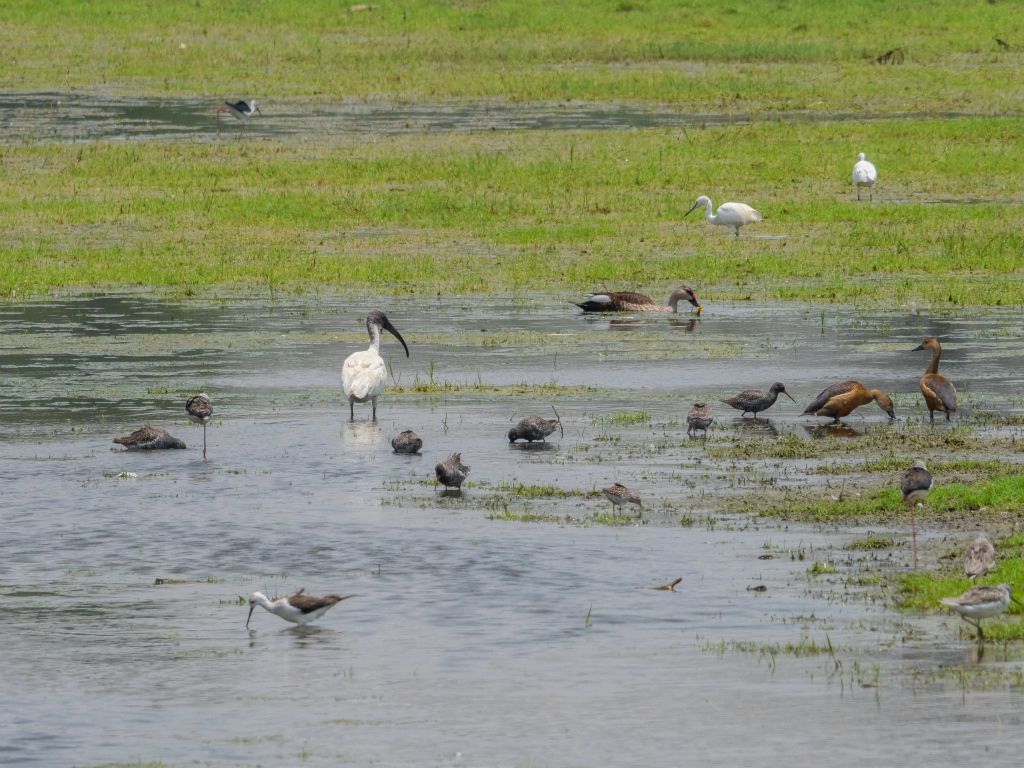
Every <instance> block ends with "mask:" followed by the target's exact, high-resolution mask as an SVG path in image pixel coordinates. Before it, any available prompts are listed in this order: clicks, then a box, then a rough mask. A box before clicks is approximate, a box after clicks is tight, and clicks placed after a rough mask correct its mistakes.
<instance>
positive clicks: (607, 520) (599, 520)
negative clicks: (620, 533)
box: [593, 512, 639, 528]
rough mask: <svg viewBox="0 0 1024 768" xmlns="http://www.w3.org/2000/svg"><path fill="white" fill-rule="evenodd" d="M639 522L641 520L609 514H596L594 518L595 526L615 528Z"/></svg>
mask: <svg viewBox="0 0 1024 768" xmlns="http://www.w3.org/2000/svg"><path fill="white" fill-rule="evenodd" d="M637 522H639V518H636V517H627V516H626V515H616V514H609V513H608V512H595V513H594V517H593V523H594V525H607V526H611V527H613V528H616V527H624V526H627V525H634V524H635V523H637Z"/></svg>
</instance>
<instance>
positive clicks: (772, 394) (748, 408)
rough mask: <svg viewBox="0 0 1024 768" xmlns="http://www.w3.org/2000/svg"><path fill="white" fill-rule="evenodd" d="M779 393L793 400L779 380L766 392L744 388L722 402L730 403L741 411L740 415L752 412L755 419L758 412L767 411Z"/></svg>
mask: <svg viewBox="0 0 1024 768" xmlns="http://www.w3.org/2000/svg"><path fill="white" fill-rule="evenodd" d="M780 394H783V395H785V396H786V397H788V398H789V399H790V400H793V396H792V395H790V394H789V392H787V391H786V385H785V384H783V383H782V382H781V381H776V382H775V383H774V384H772V386H771V388H770V389H769V390H768V391H767V392H762V391H761V390H760V389H745V390H743V391H742V392H740V393H739V394H738V395H733V396H732V397H727V398H725V399H724V400H723V401H722V402H723V403H725V404H726V405H731V406H732V407H733V408H735V409H736V410H737V411H743V413H741V414H740V415H741V416H746V415H747V413H748V412H749V413H752V414H754V418H755V419H756V418H757V414H758V413H760V412H761V411H767V410H768V409H769V408H771V407H772V406H773V405H775V401H776V400H778V399H779V395H780ZM793 402H794V403H795V402H796V400H793Z"/></svg>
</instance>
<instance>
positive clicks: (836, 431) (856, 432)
mask: <svg viewBox="0 0 1024 768" xmlns="http://www.w3.org/2000/svg"><path fill="white" fill-rule="evenodd" d="M804 431H806V432H807V434H808V435H809V436H810V437H812V438H814V439H815V440H820V439H822V438H829V437H862V436H863V435H864V430H861V429H856V428H854V427H851V426H850V425H849V424H847V423H845V422H842V421H841V422H839V423H836V422H831V423H829V424H805V425H804Z"/></svg>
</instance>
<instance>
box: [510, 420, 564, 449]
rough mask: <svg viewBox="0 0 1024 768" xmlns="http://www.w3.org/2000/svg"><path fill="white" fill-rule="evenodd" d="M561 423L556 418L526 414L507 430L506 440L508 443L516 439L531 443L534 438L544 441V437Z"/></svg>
mask: <svg viewBox="0 0 1024 768" xmlns="http://www.w3.org/2000/svg"><path fill="white" fill-rule="evenodd" d="M561 425H562V422H561V421H560V420H559V419H557V418H556V419H544V418H541V417H540V416H526V417H524V418H522V419H520V420H519V423H518V424H516V425H515V426H514V427H512V429H510V430H509V431H508V441H509V442H510V443H514V442H515V441H516V440H525V441H526V442H528V443H532V442H533V441H534V440H541V441H544V438H545V437H547V436H548V435H550V434H551V433H552V432H554V431H555V430H556V429H557V428H558V427H560V426H561ZM545 442H546V441H545Z"/></svg>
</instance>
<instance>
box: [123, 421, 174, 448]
mask: <svg viewBox="0 0 1024 768" xmlns="http://www.w3.org/2000/svg"><path fill="white" fill-rule="evenodd" d="M114 442H115V443H117V444H118V445H123V446H124V447H125V448H127V449H128V450H129V451H159V450H163V449H166V448H184V447H185V443H183V442H182V441H181V440H179V439H178V438H176V437H173V436H172V435H171V434H170V433H169V432H168V431H167V430H166V429H160V428H159V427H151V426H149V424H147V425H146V426H144V427H139V428H138V429H136V430H135V431H134V432H132V433H131V434H130V435H124V436H123V437H115V438H114Z"/></svg>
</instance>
